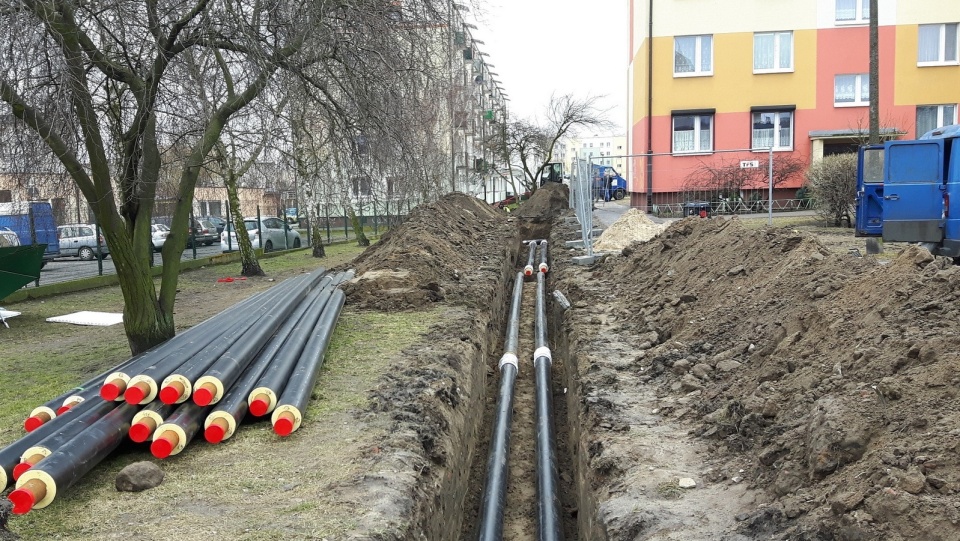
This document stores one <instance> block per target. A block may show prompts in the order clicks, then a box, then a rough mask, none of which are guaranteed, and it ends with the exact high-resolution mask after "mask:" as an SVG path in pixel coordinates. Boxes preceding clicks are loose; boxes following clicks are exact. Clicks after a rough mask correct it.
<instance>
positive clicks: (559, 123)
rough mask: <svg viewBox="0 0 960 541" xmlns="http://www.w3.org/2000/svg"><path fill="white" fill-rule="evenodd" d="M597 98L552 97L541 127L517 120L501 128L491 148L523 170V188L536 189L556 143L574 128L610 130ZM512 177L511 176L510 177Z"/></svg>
mask: <svg viewBox="0 0 960 541" xmlns="http://www.w3.org/2000/svg"><path fill="white" fill-rule="evenodd" d="M599 99H600V98H599V97H588V98H583V99H579V98H575V97H573V96H572V95H569V94H565V95H562V96H551V98H550V103H549V104H548V106H547V112H546V121H545V122H543V123H542V124H540V123H536V122H534V121H530V120H524V119H518V120H514V121H510V122H507V123H506V124H504V125H501V126H500V127H499V129H498V130H496V132H495V135H494V136H493V137H492V140H491V145H492V146H493V147H495V148H499V149H500V152H502V154H503V155H504V156H505V160H506V163H507V164H513V163H516V164H518V165H520V167H521V168H522V170H523V173H524V178H523V179H522V181H521V182H522V185H523V188H525V190H526V191H534V190H536V189H537V181H538V180H539V178H540V175H541V173H543V170H544V168H545V167H546V165H547V164H548V163H550V162H552V161H553V151H554V148H555V147H556V145H557V142H558V141H559V140H560V139H562V138H563V137H565V136H567V135H569V134H571V132H572V131H574V130H576V129H583V128H594V129H609V128H610V127H611V126H612V123H611V122H610V121H609V120H607V119H606V118H605V117H604V114H605V112H604V111H601V110H600V109H598V108H597V103H598V101H599ZM511 176H512V174H511Z"/></svg>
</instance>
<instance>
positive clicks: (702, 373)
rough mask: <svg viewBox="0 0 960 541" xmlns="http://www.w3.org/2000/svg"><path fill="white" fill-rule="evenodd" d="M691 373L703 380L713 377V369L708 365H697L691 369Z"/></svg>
mask: <svg viewBox="0 0 960 541" xmlns="http://www.w3.org/2000/svg"><path fill="white" fill-rule="evenodd" d="M690 373H691V374H693V375H694V376H696V377H698V378H700V379H702V380H707V379H710V376H712V375H713V368H712V367H711V366H710V365H709V364H706V363H697V364H695V365H693V368H691V369H690Z"/></svg>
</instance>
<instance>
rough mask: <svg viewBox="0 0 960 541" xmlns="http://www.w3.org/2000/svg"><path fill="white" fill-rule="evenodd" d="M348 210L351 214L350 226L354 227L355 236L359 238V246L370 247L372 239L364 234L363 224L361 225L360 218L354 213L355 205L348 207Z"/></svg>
mask: <svg viewBox="0 0 960 541" xmlns="http://www.w3.org/2000/svg"><path fill="white" fill-rule="evenodd" d="M347 209H348V212H349V214H350V224H351V225H352V226H353V234H354V235H356V236H357V246H370V239H368V238H367V236H366V235H365V234H364V233H363V224H361V223H360V218H359V217H358V216H357V213H356V212H354V210H353V205H347Z"/></svg>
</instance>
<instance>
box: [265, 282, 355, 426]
mask: <svg viewBox="0 0 960 541" xmlns="http://www.w3.org/2000/svg"><path fill="white" fill-rule="evenodd" d="M345 299H346V296H345V295H344V293H343V291H341V290H339V289H337V290H335V291H334V292H333V296H332V297H331V298H330V301H329V302H327V306H326V307H325V308H324V309H323V314H322V315H321V316H320V320H319V321H318V322H317V326H316V328H315V330H314V333H313V335H312V336H311V337H310V340H309V341H308V342H307V345H306V346H304V348H303V353H302V354H301V355H300V359H299V361H297V366H296V368H294V369H293V373H292V374H291V375H290V380H289V381H288V382H287V386H286V388H284V390H283V394H282V395H280V400H279V401H278V405H277V408H276V409H274V410H273V415H272V416H271V418H270V421H271V422H272V423H273V431H274V432H276V433H277V434H279V435H280V436H289V435H290V434H291V433H292V432H293V431H295V430H297V429H298V428H300V424H301V423H302V422H303V411H304V409H306V406H307V402H309V401H310V393H311V392H313V386H314V384H316V382H317V377H318V376H319V374H320V367H322V366H323V355H324V353H325V352H326V349H327V344H329V343H330V337H331V336H333V329H334V327H336V325H337V319H338V318H339V317H340V310H341V309H342V308H343V303H344V300H345Z"/></svg>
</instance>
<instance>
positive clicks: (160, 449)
mask: <svg viewBox="0 0 960 541" xmlns="http://www.w3.org/2000/svg"><path fill="white" fill-rule="evenodd" d="M150 452H151V453H152V454H153V456H155V457H157V458H167V457H168V456H170V453H172V452H173V444H172V443H170V442H169V441H167V440H165V439H163V438H158V439H155V440H153V443H151V444H150Z"/></svg>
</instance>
